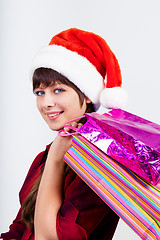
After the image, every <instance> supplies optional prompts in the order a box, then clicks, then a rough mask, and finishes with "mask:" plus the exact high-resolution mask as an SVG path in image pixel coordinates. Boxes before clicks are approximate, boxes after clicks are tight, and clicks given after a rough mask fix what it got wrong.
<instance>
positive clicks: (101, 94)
mask: <svg viewBox="0 0 160 240" xmlns="http://www.w3.org/2000/svg"><path fill="white" fill-rule="evenodd" d="M40 67H46V68H51V69H54V70H56V71H57V72H59V73H61V74H62V75H64V76H66V77H67V78H68V79H69V80H70V81H71V82H73V83H74V84H75V85H76V86H77V87H78V88H79V89H80V90H81V91H82V92H83V93H84V94H85V95H86V96H87V97H88V98H90V100H91V101H92V103H93V104H94V105H95V107H96V109H97V108H99V106H100V105H102V106H104V107H105V108H122V107H123V106H124V104H125V102H126V93H125V91H124V90H123V89H122V88H121V85H122V77H121V71H120V67H119V64H118V60H117V59H116V57H115V55H114V53H113V52H112V51H111V49H110V48H109V46H108V44H107V43H106V41H105V40H104V39H103V38H101V37H100V36H99V35H96V34H94V33H92V32H87V31H83V30H79V29H76V28H71V29H68V30H65V31H63V32H61V33H59V34H57V35H55V36H54V37H53V38H52V39H51V41H50V43H49V45H48V46H46V47H43V48H42V49H40V51H39V52H38V53H37V54H36V56H35V58H34V60H33V63H32V69H31V70H32V73H33V72H34V70H35V69H37V68H40Z"/></svg>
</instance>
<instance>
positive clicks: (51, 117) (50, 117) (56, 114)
mask: <svg viewBox="0 0 160 240" xmlns="http://www.w3.org/2000/svg"><path fill="white" fill-rule="evenodd" d="M62 113H63V111H62V112H52V113H47V116H48V118H49V119H50V120H54V119H56V118H58V117H59V116H60V114H62Z"/></svg>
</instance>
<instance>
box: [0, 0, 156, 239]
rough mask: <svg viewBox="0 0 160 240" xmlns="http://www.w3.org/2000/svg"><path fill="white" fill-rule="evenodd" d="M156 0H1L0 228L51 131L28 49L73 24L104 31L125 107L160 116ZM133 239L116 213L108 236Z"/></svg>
mask: <svg viewBox="0 0 160 240" xmlns="http://www.w3.org/2000/svg"><path fill="white" fill-rule="evenodd" d="M159 10H160V4H159V0H157V1H156V0H152V1H150V0H132V1H130V0H121V1H119V0H112V1H111V0H110V1H109V0H98V1H93V0H79V1H78V0H77V1H75V0H67V1H66V0H63V1H62V0H59V1H54V0H23V1H22V0H1V1H0V34H1V36H0V86H1V93H0V104H1V105H0V114H1V115H0V117H1V121H0V123H1V124H0V127H1V129H0V133H1V134H0V136H1V139H0V141H1V142H0V161H1V167H0V232H5V231H7V230H8V226H9V224H10V223H11V221H12V220H13V219H14V217H15V215H16V213H17V210H18V208H19V204H18V192H19V189H20V187H21V185H22V183H23V181H24V178H25V176H26V173H27V171H28V168H29V166H30V164H31V162H32V161H33V159H34V157H35V156H36V155H37V154H38V153H39V152H40V151H42V150H43V149H44V148H45V145H46V144H48V143H50V141H51V140H52V138H53V136H54V133H53V132H51V131H50V130H49V129H48V127H47V126H46V124H45V123H44V121H43V120H42V119H41V117H40V115H39V113H38V111H37V110H36V107H35V97H34V96H33V95H32V88H31V81H30V77H29V69H30V64H31V61H32V58H33V56H34V54H35V53H36V52H37V50H39V48H41V47H42V46H44V45H46V44H48V42H49V40H50V39H51V37H52V36H53V35H55V34H56V33H58V32H60V31H61V30H64V29H67V28H70V27H78V28H81V29H84V30H89V31H93V32H95V33H97V34H99V35H101V36H102V37H104V38H105V39H106V41H107V42H108V44H109V46H110V47H111V49H112V50H113V52H114V53H115V55H116V56H117V58H118V60H119V63H120V66H121V69H122V75H123V87H124V88H125V89H126V90H127V92H128V95H129V101H128V106H127V107H126V110H128V111H130V112H132V113H135V114H137V115H139V116H142V117H144V118H146V119H149V120H151V121H154V122H156V123H159V122H160V110H159V102H160V94H159V91H160V61H159V58H160V33H159V31H160V26H159V24H160V14H159ZM120 239H123V240H128V239H130V240H136V239H139V237H137V235H136V234H135V233H134V232H133V231H132V230H131V229H130V228H129V227H128V226H126V224H124V223H123V222H122V221H120V224H119V227H118V229H117V231H116V234H115V236H114V240H120Z"/></svg>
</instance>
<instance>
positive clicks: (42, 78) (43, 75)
mask: <svg viewBox="0 0 160 240" xmlns="http://www.w3.org/2000/svg"><path fill="white" fill-rule="evenodd" d="M32 81H33V91H34V90H35V89H36V88H38V87H39V86H40V84H43V85H44V87H48V86H51V85H54V84H55V83H56V82H61V83H63V84H65V85H71V87H73V86H72V85H73V83H71V82H70V81H69V80H68V79H67V78H66V77H65V76H63V75H62V74H60V73H58V72H57V71H55V70H53V69H50V68H38V69H36V70H35V71H34V74H33V78H32Z"/></svg>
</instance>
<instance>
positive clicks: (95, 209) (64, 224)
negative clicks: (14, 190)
mask: <svg viewBox="0 0 160 240" xmlns="http://www.w3.org/2000/svg"><path fill="white" fill-rule="evenodd" d="M48 150H49V145H48V146H47V148H46V150H45V151H44V152H41V153H40V154H38V156H37V157H36V158H35V160H34V161H33V163H32V165H31V167H30V170H29V172H28V174H27V177H26V179H25V182H24V184H23V186H22V188H21V191H20V193H19V199H20V204H21V205H22V203H23V202H24V200H25V198H26V197H27V195H28V193H29V192H30V190H31V188H32V186H33V184H34V182H35V180H36V179H37V177H38V176H39V173H40V169H41V167H42V165H43V164H44V163H45V161H46V157H47V153H48ZM118 219H119V217H118V216H117V215H116V214H115V213H114V212H113V211H112V210H111V209H110V208H109V207H108V206H107V205H106V204H105V203H104V202H103V201H102V200H101V199H100V198H99V197H98V196H97V195H96V194H95V193H94V192H93V191H92V190H91V189H90V188H89V187H88V186H87V184H85V183H84V182H83V181H82V180H81V178H79V177H78V175H76V174H75V172H74V171H72V170H71V169H70V168H69V171H68V172H67V174H66V176H65V181H64V200H63V204H62V206H61V208H60V210H59V212H58V215H57V234H58V237H59V240H86V239H89V240H111V239H112V237H113V234H114V232H115V229H116V226H117V223H118ZM1 238H2V239H21V240H28V239H30V240H34V234H33V233H32V232H30V231H29V229H28V228H27V227H26V225H25V224H24V223H23V222H22V220H21V208H20V210H19V212H18V214H17V217H16V219H15V220H14V221H13V223H12V224H11V225H10V230H9V232H7V233H2V234H1Z"/></svg>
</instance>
